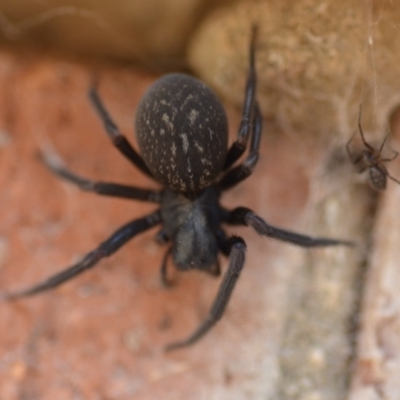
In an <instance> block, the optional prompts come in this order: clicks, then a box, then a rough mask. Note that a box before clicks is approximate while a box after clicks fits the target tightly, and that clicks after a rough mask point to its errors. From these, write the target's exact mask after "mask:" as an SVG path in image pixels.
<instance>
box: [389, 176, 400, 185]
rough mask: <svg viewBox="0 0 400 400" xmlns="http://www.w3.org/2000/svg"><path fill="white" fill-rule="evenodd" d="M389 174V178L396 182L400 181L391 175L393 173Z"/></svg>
mask: <svg viewBox="0 0 400 400" xmlns="http://www.w3.org/2000/svg"><path fill="white" fill-rule="evenodd" d="M387 176H388V178H389V179H391V180H392V181H395V182H397V183H400V181H399V180H397V179H396V178H393V176H391V175H389V174H387Z"/></svg>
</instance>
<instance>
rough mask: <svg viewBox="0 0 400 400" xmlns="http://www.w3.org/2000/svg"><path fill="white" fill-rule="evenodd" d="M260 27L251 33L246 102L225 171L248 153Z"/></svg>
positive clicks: (254, 26) (253, 28)
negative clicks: (256, 49)
mask: <svg viewBox="0 0 400 400" xmlns="http://www.w3.org/2000/svg"><path fill="white" fill-rule="evenodd" d="M257 31H258V27H257V25H253V27H252V31H251V41H250V54H249V72H248V76H247V81H246V89H245V101H244V105H243V112H242V119H241V122H240V127H239V131H238V137H237V139H236V140H235V142H234V143H233V144H232V146H231V148H230V149H229V151H228V154H227V156H226V159H225V164H224V167H223V169H224V170H226V169H228V168H229V167H231V166H232V165H233V163H234V162H235V161H236V160H238V159H239V157H240V156H241V155H242V154H243V153H244V152H245V151H246V148H247V142H248V139H249V135H250V131H251V123H252V117H253V114H254V104H255V95H256V84H257V76H256V68H255V43H256V37H257Z"/></svg>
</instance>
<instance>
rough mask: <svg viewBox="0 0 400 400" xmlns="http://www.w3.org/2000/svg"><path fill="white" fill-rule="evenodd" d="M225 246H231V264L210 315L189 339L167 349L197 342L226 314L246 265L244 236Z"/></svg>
mask: <svg viewBox="0 0 400 400" xmlns="http://www.w3.org/2000/svg"><path fill="white" fill-rule="evenodd" d="M225 246H226V247H229V248H230V251H229V253H230V259H229V266H228V269H227V271H226V273H225V275H224V277H223V279H222V282H221V285H220V287H219V289H218V293H217V295H216V297H215V300H214V303H213V305H212V306H211V309H210V311H209V314H208V317H207V318H206V319H205V320H204V322H203V323H202V324H201V325H200V326H199V327H198V328H197V329H196V330H195V331H194V333H193V334H192V335H190V336H189V337H188V338H187V339H185V340H182V341H180V342H175V343H171V344H169V345H167V346H166V347H165V350H166V351H170V350H175V349H178V348H180V347H185V346H189V345H191V344H193V343H195V342H196V341H198V340H199V339H200V338H201V337H202V336H204V335H205V334H206V333H207V332H208V331H209V330H210V329H211V328H212V327H213V326H214V325H215V324H216V323H217V322H218V321H219V320H220V319H221V317H222V315H223V314H224V312H225V309H226V306H227V305H228V302H229V299H230V297H231V295H232V292H233V289H234V288H235V285H236V282H237V280H238V278H239V276H240V273H241V271H242V268H243V265H244V260H245V251H246V244H245V242H244V240H243V239H242V238H240V237H237V236H233V237H231V238H230V239H229V240H228V241H227V242H226V244H225Z"/></svg>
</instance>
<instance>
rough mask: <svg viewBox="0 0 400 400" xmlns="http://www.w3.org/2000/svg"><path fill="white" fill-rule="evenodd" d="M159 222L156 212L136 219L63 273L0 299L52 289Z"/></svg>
mask: <svg viewBox="0 0 400 400" xmlns="http://www.w3.org/2000/svg"><path fill="white" fill-rule="evenodd" d="M160 222H161V213H160V212H159V211H156V212H154V213H152V214H150V215H147V216H146V217H143V218H139V219H136V220H134V221H131V222H129V223H128V224H126V225H124V226H122V227H121V228H120V229H118V230H117V231H116V232H115V233H114V234H113V235H111V236H110V237H109V238H108V239H107V240H106V241H104V242H103V243H101V244H100V246H98V247H97V248H96V249H95V250H93V251H91V252H90V253H88V254H86V256H85V257H83V259H82V260H81V261H79V262H78V263H76V264H74V265H72V266H70V267H68V268H67V269H65V270H64V271H61V272H59V273H57V274H55V275H53V276H51V277H50V278H48V279H46V280H45V281H43V282H41V283H39V284H37V285H35V286H32V287H29V288H27V289H23V290H20V291H15V292H10V293H7V292H6V293H1V294H0V299H2V300H14V299H18V298H21V297H26V296H31V295H34V294H37V293H40V292H43V291H45V290H49V289H52V288H54V287H56V286H58V285H60V284H61V283H64V282H66V281H68V280H70V279H71V278H73V277H75V276H76V275H78V274H80V273H81V272H84V271H86V270H88V269H90V268H92V267H94V266H95V265H96V264H97V263H98V262H99V261H100V260H102V259H103V258H104V257H108V256H110V255H111V254H113V253H115V252H116V251H117V250H118V249H119V248H120V247H121V246H123V245H124V244H125V243H127V242H128V241H129V240H130V239H132V238H133V237H134V236H136V235H138V234H139V233H142V232H144V231H146V230H147V229H150V228H152V227H153V226H155V225H157V224H159V223H160Z"/></svg>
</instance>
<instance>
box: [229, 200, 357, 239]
mask: <svg viewBox="0 0 400 400" xmlns="http://www.w3.org/2000/svg"><path fill="white" fill-rule="evenodd" d="M224 211H225V212H224V215H223V221H224V222H225V223H227V224H230V225H247V226H250V227H251V228H253V229H254V230H255V231H256V232H257V233H258V234H260V235H263V236H268V237H271V238H274V239H278V240H282V241H284V242H288V243H292V244H295V245H297V246H301V247H324V246H339V245H340V246H354V245H355V243H354V242H352V241H349V240H336V239H329V238H319V237H317V238H314V237H310V236H307V235H302V234H299V233H295V232H291V231H287V230H285V229H281V228H277V227H275V226H272V225H269V224H267V223H266V222H265V221H264V220H263V219H262V218H261V217H259V216H258V215H257V214H256V213H254V212H253V211H252V210H250V209H248V208H246V207H238V208H235V209H233V210H232V211H228V210H224Z"/></svg>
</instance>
